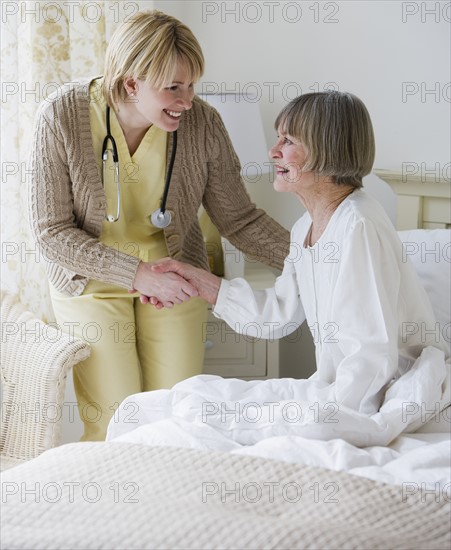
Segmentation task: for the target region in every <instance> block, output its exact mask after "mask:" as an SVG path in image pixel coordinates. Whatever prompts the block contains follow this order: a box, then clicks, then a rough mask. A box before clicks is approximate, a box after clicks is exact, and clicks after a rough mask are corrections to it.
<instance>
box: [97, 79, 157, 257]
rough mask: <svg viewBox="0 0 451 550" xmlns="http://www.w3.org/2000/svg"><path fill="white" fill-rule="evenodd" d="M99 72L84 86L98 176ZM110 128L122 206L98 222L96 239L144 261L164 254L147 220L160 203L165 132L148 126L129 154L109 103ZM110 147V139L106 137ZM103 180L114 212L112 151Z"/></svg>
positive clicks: (101, 133) (102, 117)
mask: <svg viewBox="0 0 451 550" xmlns="http://www.w3.org/2000/svg"><path fill="white" fill-rule="evenodd" d="M102 80H103V78H97V79H95V80H93V81H92V82H91V85H90V87H89V95H90V99H91V102H90V105H89V120H90V123H91V134H92V142H93V147H94V154H95V158H96V160H97V166H98V168H99V173H100V176H101V177H102V176H103V163H102V144H103V140H104V139H105V136H106V133H107V132H106V103H105V99H104V97H103V94H102V92H101V87H100V86H101V83H102ZM110 128H111V134H112V135H113V137H114V139H115V141H116V146H117V150H118V157H119V181H120V190H121V209H120V216H119V220H118V221H117V222H114V223H111V222H108V221H106V220H105V221H104V222H103V227H102V232H101V235H100V241H101V242H103V243H105V244H106V245H108V246H111V247H113V248H115V249H116V250H120V251H121V252H125V253H126V254H130V255H132V256H136V257H138V258H140V259H141V260H142V261H145V262H149V261H153V260H157V259H159V258H164V257H165V256H168V251H167V247H166V242H165V239H164V233H163V230H162V229H159V228H156V227H154V226H153V225H152V223H151V221H150V215H151V214H152V212H153V211H154V210H156V209H157V208H159V207H160V201H161V197H162V194H163V189H164V178H165V172H166V157H167V137H168V134H167V132H165V131H164V130H161V129H160V128H157V127H156V126H154V125H153V126H151V127H150V128H149V129H148V130H147V132H146V134H145V136H144V138H143V139H142V141H141V143H140V144H139V147H138V149H137V150H136V151H135V153H134V155H133V156H132V157H130V152H129V150H128V146H127V142H126V141H125V137H124V133H123V131H122V128H121V126H120V124H119V122H118V120H117V117H116V114H115V112H114V110H113V109H110ZM108 148H110V149H111V142H109V143H108ZM106 166H107V169H106V177H105V179H106V181H104V182H103V185H104V189H105V194H106V199H107V213H108V214H112V215H114V216H116V212H117V187H116V183H115V179H114V175H115V169H114V162H113V159H112V155H111V152H109V153H108V160H107V165H106Z"/></svg>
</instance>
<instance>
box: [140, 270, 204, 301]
mask: <svg viewBox="0 0 451 550" xmlns="http://www.w3.org/2000/svg"><path fill="white" fill-rule="evenodd" d="M153 266H154V264H153V263H149V262H141V263H140V264H139V265H138V269H137V271H136V275H135V279H134V281H133V289H134V290H136V291H138V292H140V293H141V294H142V296H141V298H140V299H141V302H142V303H147V302H149V301H150V300H149V299H147V296H152V297H153V298H152V299H153V300H154V301H155V299H156V300H157V301H158V303H155V304H154V305H155V306H156V307H157V309H161V308H162V307H169V308H171V307H173V306H174V304H181V303H182V302H186V301H187V300H189V299H190V298H191V297H193V296H198V294H199V293H198V291H197V289H196V287H195V286H194V285H193V284H191V283H190V282H189V281H188V280H186V279H185V278H184V277H183V275H182V276H180V275H178V274H176V273H175V272H173V270H169V269H168V270H167V271H164V270H154V269H153ZM158 304H160V306H159V307H158Z"/></svg>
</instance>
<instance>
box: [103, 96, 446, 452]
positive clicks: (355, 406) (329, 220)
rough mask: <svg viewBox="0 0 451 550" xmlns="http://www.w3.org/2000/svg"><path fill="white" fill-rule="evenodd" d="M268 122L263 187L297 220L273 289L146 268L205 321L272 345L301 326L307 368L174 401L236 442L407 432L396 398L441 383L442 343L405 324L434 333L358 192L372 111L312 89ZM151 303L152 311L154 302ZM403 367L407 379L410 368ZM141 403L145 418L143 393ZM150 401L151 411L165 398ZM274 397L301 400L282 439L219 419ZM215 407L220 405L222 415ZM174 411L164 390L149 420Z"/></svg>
mask: <svg viewBox="0 0 451 550" xmlns="http://www.w3.org/2000/svg"><path fill="white" fill-rule="evenodd" d="M275 126H276V129H277V133H278V138H277V141H276V143H275V145H274V146H273V147H272V148H271V150H270V156H271V158H272V159H273V161H274V164H275V169H276V178H275V181H274V188H275V189H276V190H277V191H279V192H290V193H293V194H294V195H295V196H296V197H297V198H298V199H299V201H300V202H301V204H302V205H303V206H304V207H305V208H306V210H307V212H306V213H305V214H304V215H303V216H302V217H301V218H300V219H299V220H298V222H297V223H296V224H295V225H294V227H293V229H292V232H291V249H290V254H289V255H288V257H287V258H286V260H285V266H284V269H283V273H282V275H281V276H280V277H278V279H277V281H276V284H275V286H274V288H270V289H268V290H261V291H254V290H252V289H251V287H250V286H249V284H248V283H247V282H246V281H245V280H244V279H233V280H231V281H227V280H221V279H219V278H218V277H216V276H214V275H212V274H210V273H206V272H205V271H202V270H200V269H196V268H193V267H191V266H187V265H184V264H183V263H180V262H177V261H174V260H166V261H163V262H162V263H161V264H160V265H159V266H155V267H154V269H155V270H158V272H160V273H161V272H168V271H172V272H174V273H177V274H180V275H182V276H183V277H185V278H186V279H187V280H188V281H189V282H190V283H191V284H192V285H193V286H194V287H196V288H197V289H198V291H199V295H200V296H202V297H203V298H205V299H206V300H207V301H208V302H210V303H211V304H214V306H215V307H214V314H215V315H216V316H218V317H220V318H222V319H224V320H225V321H226V322H227V323H228V324H229V325H230V326H231V327H232V328H234V329H235V330H236V331H238V332H244V333H246V332H247V333H248V334H249V336H252V335H253V334H252V330H255V326H256V323H258V326H259V328H258V331H257V332H258V334H257V335H258V336H263V337H264V338H278V337H281V336H283V335H287V334H289V333H290V332H292V331H294V330H295V329H296V328H297V327H298V326H299V325H300V324H301V323H302V322H303V321H304V320H305V319H307V322H308V325H309V327H310V329H311V331H312V334H313V337H314V343H315V346H316V361H317V371H316V373H315V374H314V375H313V376H312V377H311V378H310V379H307V380H268V381H254V382H244V381H240V380H233V381H223V380H219V379H217V378H206V377H197V379H192V380H191V381H190V380H188V381H185V382H183V383H181V384H177V385H176V386H175V388H174V391H175V396H181V395H185V396H187V395H190V397H189V400H188V398H186V399H187V401H186V403H187V407H188V409H184V410H186V411H187V413H186V415H185V416H184V419H185V420H186V419H188V418H190V419H192V420H194V421H195V419H196V418H200V417H201V412H200V411H197V413H195V412H194V411H195V409H196V407H195V406H194V405H193V404H194V403H197V406H198V407H199V408H201V405H202V403H206V402H214V403H216V405H217V406H218V408H217V409H214V408H213V409H210V412H212V414H211V415H208V417H209V418H208V420H209V423H210V425H212V426H214V427H215V428H217V429H218V430H220V431H221V432H222V433H223V434H227V437H229V436H231V437H233V438H235V441H238V442H240V443H255V442H256V441H258V440H259V438H262V437H263V436H264V435H266V436H268V435H277V434H280V433H297V434H300V435H306V436H309V437H319V438H330V437H336V436H340V437H343V438H345V439H347V440H349V441H352V442H354V443H356V444H359V445H364V444H370V443H371V442H373V443H374V442H379V443H380V442H385V443H387V442H388V441H390V440H391V439H392V438H393V437H394V436H395V435H396V434H397V433H399V432H400V431H403V429H405V428H406V427H407V422H406V420H405V419H404V421H402V420H401V413H402V411H401V406H400V403H401V402H404V403H407V402H408V401H411V400H412V399H413V398H415V397H416V398H417V397H418V395H419V393H418V391H419V388H420V387H422V386H424V389H425V391H426V388H427V387H433V386H434V387H437V388H440V387H441V386H440V384H441V381H440V380H441V379H440V376H439V375H437V376H438V378H434V377H435V376H436V374H437V372H438V371H440V372H442V371H443V372H445V367H444V356H443V350H444V349H445V348H444V347H443V345H442V342H440V341H437V335H436V334H435V331H433V330H431V331H429V332H423V331H417V333H416V334H412V331H405V330H404V329H405V327H406V326H407V323H409V326H411V324H412V323H418V326H426V327H431V328H432V327H435V319H434V315H433V312H432V307H431V305H430V302H429V300H428V298H427V295H426V293H425V290H424V289H423V287H422V285H421V283H420V281H419V279H418V278H417V275H416V273H415V272H414V269H413V267H412V266H411V264H410V263H409V262H406V261H405V258H403V254H402V245H401V242H400V240H399V239H398V236H397V234H396V231H395V229H394V228H393V225H392V224H391V222H390V220H389V219H388V217H387V216H386V214H385V212H384V210H383V209H382V207H381V206H380V205H379V203H378V202H377V201H376V200H374V199H373V198H371V197H370V196H369V195H368V194H367V193H366V192H365V191H363V190H362V178H363V176H365V175H366V174H368V173H369V172H370V170H371V168H372V165H373V159H374V154H375V144H374V136H373V129H372V124H371V120H370V116H369V114H368V111H367V109H366V107H365V106H364V104H363V103H362V101H361V100H359V99H358V98H357V97H355V96H354V95H352V94H349V93H341V92H324V93H314V94H306V95H302V96H300V97H298V98H296V99H294V100H293V101H292V102H291V103H289V104H288V105H287V106H286V107H285V108H284V109H283V110H282V111H281V113H280V114H279V116H278V117H277V120H276V123H275ZM142 301H143V302H148V301H149V298H147V297H142ZM150 302H151V303H153V304H154V305H155V306H156V307H162V305H163V304H162V303H161V302H158V301H157V300H155V299H153V298H150ZM421 323H423V325H420V324H421ZM248 328H250V329H251V331H248V330H247V329H248ZM420 332H421V333H422V334H420ZM300 360H302V358H300ZM414 365H415V369H414V371H415V375H414V374H413V373H412V374H411V373H410V372H409V371H410V370H411V369H413V366H414ZM437 369H438V370H437ZM440 369H441V370H440ZM443 372H442V374H443ZM405 373H406V375H405V376H403V375H404V374H405ZM418 373H422V374H421V376H423V378H421V377H420V382H419V381H418V378H417V379H415V376H420V374H418ZM413 381H415V383H414V382H413ZM409 384H410V385H409ZM415 384H417V386H415ZM439 393H440V392H439ZM194 396H196V398H195V397H194ZM399 396H403V398H402V399H401V401H398V402H397V405H396V406H393V401H391V404H390V406H388V407H385V408H384V409H381V407H382V405H383V403H384V402H385V400H386V399H389V398H390V399H394V397H397V398H399ZM142 399H143V401H142V403H143V406H144V404H145V406H146V407H147V410H151V409H152V402H153V401H152V394H148V397H147V401H146V396H145V395H143V396H142ZM196 399H197V401H196ZM159 400H160V401H159V402H160V405H159V406H158V407H157V409H158V410H160V409H161V407H162V405H161V403H163V400H162V399H161V397H160V398H159ZM274 400H276V401H277V403H278V404H279V405H280V404H281V403H282V402H284V400H285V401H286V402H290V401H291V402H294V403H296V404H297V405H299V406H300V404H302V412H303V415H302V418H299V419H298V422H296V424H290V423H288V424H287V423H286V422H285V428H286V429H287V430H288V431H284V429H285V428H281V426H282V425H283V422H282V423H279V424H277V422H275V421H273V422H271V421H270V416H271V411H270V410H269V409H268V410H267V411H266V416H264V415H263V417H261V418H257V419H256V420H255V423H252V424H250V423H249V422H248V423H247V424H246V422H244V420H243V418H242V417H241V418H236V417H234V415H233V414H231V411H232V413H233V411H236V407H237V406H238V405H239V404H241V405H243V406H244V404H245V403H250V402H252V403H256V404H259V405H260V406H262V404H268V403H270V402H274ZM220 403H226V406H227V411H228V413H227V415H228V417H227V419H226V420H227V421H224V417H223V415H222V412H223V411H222V410H221V407H220ZM170 404H172V405H170ZM173 406H174V407H175V406H176V407H177V408H174V409H172V408H171V407H173ZM163 409H164V407H163ZM182 409H183V405H181V404H178V405H177V399H175V398H174V396H172V397H169V398H168V404H167V406H166V408H165V409H164V410H165V412H164V413H161V410H160V413H159V414H155V415H154V416H155V418H162V414H163V417H164V415H167V414H169V412H168V411H172V413H170V414H175V413H174V411H180V410H182ZM240 410H241V411H242V410H243V409H240V408H239V407H238V412H239V411H240ZM381 410H383V411H387V410H388V412H387V415H388V416H384V414H385V413H384V414H382V413H381V414H379V413H380V411H381ZM213 411H215V412H213ZM394 411H395V412H396V414H395V412H394ZM273 412H274V411H273ZM196 414H197V416H196ZM390 415H395V416H396V422H395V421H394V417H393V416H390ZM149 418H151V417H150V416H149ZM370 418H371V422H369V420H368V419H370ZM387 418H388V420H387ZM327 419H329V422H328V421H327ZM273 420H274V419H273ZM282 420H283V419H282ZM285 420H286V419H285ZM367 420H368V422H367ZM240 421H241V424H240ZM112 431H113V432H114V427H113V428H112Z"/></svg>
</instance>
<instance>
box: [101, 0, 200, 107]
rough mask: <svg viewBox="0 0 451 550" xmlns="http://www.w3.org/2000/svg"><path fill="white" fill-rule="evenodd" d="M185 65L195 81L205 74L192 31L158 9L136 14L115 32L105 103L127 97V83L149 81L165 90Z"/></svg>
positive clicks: (107, 66)
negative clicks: (181, 65) (127, 81)
mask: <svg viewBox="0 0 451 550" xmlns="http://www.w3.org/2000/svg"><path fill="white" fill-rule="evenodd" d="M178 62H181V63H183V64H184V65H185V67H186V68H187V70H188V73H189V75H190V76H191V79H192V82H197V81H198V80H199V79H200V77H201V76H202V74H203V72H204V65H205V61H204V56H203V53H202V49H201V47H200V45H199V42H198V41H197V40H196V38H195V36H194V34H193V33H192V32H191V30H190V29H189V28H188V27H187V26H186V25H184V24H183V23H182V22H181V21H179V20H178V19H175V17H172V16H170V15H166V14H165V13H163V12H161V11H158V10H151V11H141V12H138V13H135V14H134V15H132V16H131V17H129V18H128V19H127V21H126V22H124V23H122V24H121V25H120V26H119V27H118V28H117V29H116V31H115V32H114V33H113V36H112V37H111V40H110V42H109V44H108V48H107V51H106V55H105V70H104V81H103V86H102V91H103V95H104V97H105V101H106V102H107V104H108V105H109V106H110V107H113V106H114V103H117V102H118V101H120V100H124V99H125V98H126V97H127V94H126V91H125V88H124V80H125V79H126V78H136V79H140V80H145V81H146V82H148V83H150V84H151V85H152V86H154V87H155V88H157V89H159V90H161V89H163V88H164V87H165V86H168V85H170V83H171V82H172V79H173V77H174V74H175V71H176V66H177V63H178Z"/></svg>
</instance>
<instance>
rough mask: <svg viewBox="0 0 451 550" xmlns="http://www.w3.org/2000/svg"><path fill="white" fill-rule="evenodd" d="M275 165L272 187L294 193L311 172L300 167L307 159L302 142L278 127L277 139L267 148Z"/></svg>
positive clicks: (305, 181)
mask: <svg viewBox="0 0 451 550" xmlns="http://www.w3.org/2000/svg"><path fill="white" fill-rule="evenodd" d="M269 156H270V157H271V158H272V159H273V161H274V165H275V175H276V177H275V180H274V189H275V190H276V191H281V192H292V193H296V191H297V190H299V187H300V185H302V184H303V183H307V180H308V179H309V176H311V175H312V173H311V172H303V171H302V169H303V167H304V165H305V162H306V159H307V150H306V148H305V147H304V146H303V145H302V143H301V142H300V141H299V140H297V139H296V138H293V137H292V136H290V135H289V134H286V133H284V132H283V130H282V129H281V128H279V129H278V137H277V141H276V143H275V144H274V146H273V147H271V149H270V150H269Z"/></svg>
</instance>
